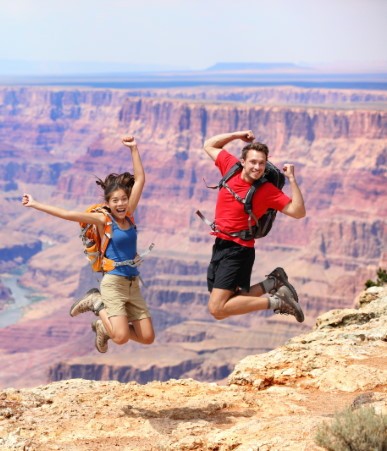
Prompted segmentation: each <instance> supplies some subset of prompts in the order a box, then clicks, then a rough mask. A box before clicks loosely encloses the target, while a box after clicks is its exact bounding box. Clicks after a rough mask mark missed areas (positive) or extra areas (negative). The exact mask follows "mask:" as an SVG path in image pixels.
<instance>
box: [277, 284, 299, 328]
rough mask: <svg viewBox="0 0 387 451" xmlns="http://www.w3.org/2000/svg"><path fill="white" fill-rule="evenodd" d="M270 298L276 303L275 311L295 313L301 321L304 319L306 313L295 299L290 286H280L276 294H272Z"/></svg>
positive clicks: (286, 313) (285, 313) (288, 313)
mask: <svg viewBox="0 0 387 451" xmlns="http://www.w3.org/2000/svg"><path fill="white" fill-rule="evenodd" d="M270 300H271V302H273V303H274V304H276V307H274V313H280V314H282V315H293V316H294V317H295V318H296V320H297V321H298V322H299V323H302V322H303V321H304V313H303V311H302V309H301V306H300V304H299V303H298V302H296V301H295V300H294V298H293V295H292V292H291V291H290V290H289V288H288V287H285V286H282V287H280V289H279V290H278V291H277V292H276V293H275V294H273V295H271V296H270Z"/></svg>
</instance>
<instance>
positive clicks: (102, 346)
mask: <svg viewBox="0 0 387 451" xmlns="http://www.w3.org/2000/svg"><path fill="white" fill-rule="evenodd" d="M91 328H92V329H93V331H94V332H95V347H96V348H97V351H98V352H101V353H102V354H103V353H105V352H107V350H108V340H109V338H110V337H109V335H108V334H107V332H106V329H105V326H104V325H103V322H102V321H101V320H100V319H97V321H94V322H93V323H91Z"/></svg>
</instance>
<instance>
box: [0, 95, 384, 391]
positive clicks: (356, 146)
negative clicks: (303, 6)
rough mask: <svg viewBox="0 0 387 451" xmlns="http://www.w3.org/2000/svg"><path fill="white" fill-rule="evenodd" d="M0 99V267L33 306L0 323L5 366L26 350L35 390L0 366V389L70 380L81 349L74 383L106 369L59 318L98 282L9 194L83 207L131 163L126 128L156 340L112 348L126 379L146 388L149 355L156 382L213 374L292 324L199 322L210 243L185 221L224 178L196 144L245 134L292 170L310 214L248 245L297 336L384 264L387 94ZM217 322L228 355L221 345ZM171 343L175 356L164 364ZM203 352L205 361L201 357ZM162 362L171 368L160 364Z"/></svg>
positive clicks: (45, 222)
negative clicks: (276, 277) (286, 298)
mask: <svg viewBox="0 0 387 451" xmlns="http://www.w3.org/2000/svg"><path fill="white" fill-rule="evenodd" d="M0 99H1V102H0V103H1V107H0V143H1V144H0V186H1V203H0V209H1V219H0V221H1V223H2V226H3V230H5V233H3V234H2V236H1V237H0V256H1V255H2V256H3V257H1V262H0V264H1V267H2V269H3V272H4V273H6V272H7V271H11V270H14V269H15V268H20V265H22V264H23V265H24V266H23V267H25V268H26V270H23V274H22V276H21V277H20V282H21V283H22V284H23V286H25V287H27V288H28V289H33V290H34V291H35V292H38V293H39V292H40V293H41V295H42V297H43V300H41V301H40V302H39V303H35V304H31V305H30V306H29V307H28V308H27V309H25V312H24V319H23V320H22V321H21V322H20V323H18V324H15V325H13V326H10V327H8V328H6V329H1V330H0V338H1V340H2V345H1V346H0V348H1V350H2V351H1V352H3V355H4V356H5V355H6V356H7V358H8V359H9V370H10V371H11V369H12V365H15V364H16V362H17V360H20V355H22V353H28V355H29V356H30V358H29V360H30V366H28V361H27V362H24V365H27V366H26V367H27V368H29V369H30V371H31V373H30V375H31V378H30V381H29V382H28V381H26V378H24V379H23V377H22V376H21V375H20V376H18V377H11V375H10V374H8V375H7V374H5V373H4V376H3V381H2V382H1V381H0V383H5V384H10V383H14V384H15V385H18V384H21V385H22V384H25V383H32V384H33V383H36V382H37V381H39V380H42V378H43V379H44V378H54V379H58V378H60V377H72V375H73V374H74V373H72V371H73V369H69V368H73V366H71V365H70V364H69V363H68V362H67V360H70V359H74V358H77V356H78V357H79V356H90V355H91V356H92V361H91V362H90V363H89V364H88V365H87V366H85V368H84V369H81V368H80V366H77V368H78V369H77V371H79V372H78V373H77V374H84V373H82V371H85V372H88V374H89V373H90V371H91V370H90V368H94V370H93V371H94V373H95V378H98V374H99V373H100V372H101V371H102V372H104V371H106V370H104V369H101V366H100V365H103V360H102V363H101V361H99V359H100V358H101V357H100V356H97V355H96V353H95V352H93V351H92V350H93V335H92V332H91V331H90V330H89V325H88V321H90V318H88V319H84V318H81V319H78V318H76V319H71V318H70V317H68V308H69V306H70V305H71V303H72V302H73V298H74V297H76V296H79V295H81V293H83V292H84V291H85V290H86V289H87V288H89V287H90V286H95V285H96V284H97V283H98V280H97V278H96V276H95V275H93V274H91V272H90V271H89V269H88V267H86V266H85V260H84V259H83V258H82V247H81V243H80V240H79V239H78V234H79V228H78V226H77V224H75V223H65V222H64V221H60V220H58V219H56V218H52V217H49V216H45V215H43V214H41V213H39V212H36V211H32V210H30V209H23V208H22V207H21V204H20V196H21V194H22V192H23V191H27V192H31V193H32V194H33V195H34V196H36V198H38V199H39V200H41V201H45V202H49V203H53V204H58V205H61V206H64V207H67V208H85V207H86V206H87V205H89V204H91V203H94V202H95V201H96V200H98V199H100V195H101V193H100V192H99V191H98V187H97V185H96V184H95V176H99V177H101V176H104V175H105V174H107V173H109V172H121V171H124V170H127V169H130V168H131V162H130V158H129V156H128V151H127V149H125V148H123V147H122V146H121V145H120V137H121V136H122V135H124V134H126V133H129V132H130V133H133V134H134V135H135V136H136V137H137V139H138V141H139V148H140V152H141V156H142V159H143V163H144V167H145V170H146V174H147V183H146V186H145V189H144V193H143V196H142V199H141V202H140V206H139V208H138V210H137V213H136V221H137V223H138V228H139V250H140V251H142V250H144V249H145V248H146V247H147V246H148V245H149V243H150V242H155V244H156V246H155V249H154V250H153V251H152V253H151V254H150V256H149V257H147V259H146V261H145V262H144V264H143V266H142V267H141V273H142V277H143V279H144V281H145V283H146V287H144V295H145V296H146V299H147V301H148V303H149V306H150V308H151V311H152V314H153V317H154V321H155V324H156V325H157V328H156V329H157V335H158V338H157V345H158V346H159V347H160V348H158V353H159V354H158V355H157V352H154V353H153V352H151V351H149V350H148V349H144V348H143V347H139V346H135V345H130V346H129V347H125V350H124V348H114V347H113V346H112V348H113V349H112V352H113V355H114V358H115V359H124V360H126V357H125V352H126V353H128V352H132V351H133V352H135V354H136V362H132V361H131V362H129V363H128V362H126V363H125V364H123V365H124V366H125V365H126V367H127V370H125V371H126V374H127V375H128V377H129V378H131V377H135V378H137V379H136V380H138V381H139V382H141V377H140V376H138V375H141V374H149V373H146V371H149V369H147V365H148V364H149V361H152V359H154V360H153V362H154V363H155V368H156V369H153V370H152V371H153V373H152V374H153V376H152V377H155V378H157V377H162V376H161V374H162V373H163V372H164V374H172V373H173V375H174V377H178V376H179V371H183V372H184V371H185V372H184V373H180V374H186V372H188V373H189V374H193V373H194V374H195V377H196V376H198V375H199V376H198V377H201V376H200V374H202V377H203V378H204V379H205V378H208V380H213V379H218V378H219V377H224V375H225V373H226V372H227V371H229V369H230V367H231V366H232V364H233V363H235V361H236V359H237V358H240V357H241V356H242V355H243V353H246V352H247V349H248V350H249V351H248V352H263V351H266V350H268V349H272V348H273V347H275V346H278V345H279V344H281V343H283V341H284V340H286V339H288V338H290V337H291V336H294V335H295V334H296V333H299V331H300V326H299V325H298V324H297V323H295V321H292V319H286V318H283V317H280V318H278V317H273V316H270V315H269V316H268V315H267V314H266V313H259V314H254V315H246V316H243V317H237V318H232V319H229V320H226V321H225V322H222V323H221V324H222V327H221V328H218V327H215V324H217V323H215V322H214V321H213V320H212V319H211V318H210V317H209V314H208V312H207V308H206V303H207V298H208V293H207V288H206V281H205V274H206V266H207V263H208V258H209V255H210V252H211V245H212V241H213V238H212V237H211V236H210V235H209V229H208V227H207V226H206V225H205V224H204V223H202V222H201V221H200V220H199V219H198V218H197V216H196V215H195V211H196V210H197V209H200V210H201V211H202V212H203V213H204V214H205V215H206V216H208V217H209V218H212V215H213V211H214V206H215V201H216V193H214V192H213V191H212V190H208V189H207V188H206V187H205V184H204V183H203V178H205V180H206V182H207V183H212V182H217V181H218V178H219V174H218V172H217V169H216V168H215V166H214V165H213V163H212V162H211V161H210V159H209V158H208V157H207V155H206V154H205V153H204V152H203V150H202V145H203V142H204V140H205V139H206V138H207V137H209V136H212V135H214V134H217V133H223V132H227V131H232V130H237V129H252V130H253V131H254V132H255V134H256V136H257V139H259V140H260V141H263V142H266V143H267V144H268V146H269V148H270V151H271V156H270V159H271V161H273V162H274V163H275V164H277V165H279V166H281V165H282V164H283V163H286V162H291V163H294V164H295V168H296V175H297V178H298V180H299V184H300V186H301V189H302V191H303V194H304V197H305V201H306V206H307V217H306V218H305V219H302V220H298V221H296V220H293V219H291V218H287V217H285V216H283V215H278V218H277V220H276V223H275V226H274V228H273V231H272V232H271V234H270V235H269V236H268V237H266V238H263V239H261V240H259V241H258V242H257V244H256V253H257V257H256V264H255V267H254V271H253V281H254V282H255V281H259V280H262V279H263V278H264V276H265V274H268V273H269V272H270V271H271V270H272V269H273V268H274V267H276V266H283V267H284V268H285V269H286V270H287V272H288V274H289V277H290V279H291V280H292V282H293V283H294V285H295V286H296V288H297V291H298V293H299V296H300V302H301V303H302V306H303V308H304V310H305V314H306V322H305V324H303V325H302V326H301V330H304V329H302V328H304V327H305V328H307V327H311V325H312V324H313V322H314V320H315V318H316V317H317V315H319V314H320V313H322V312H324V311H327V310H329V309H331V308H335V307H345V306H348V305H350V303H351V302H352V299H353V296H354V294H355V293H356V292H358V291H359V289H361V288H362V286H363V284H364V282H365V280H367V279H368V278H373V277H374V276H375V273H376V269H377V268H378V267H379V266H385V265H386V252H385V248H384V246H385V244H384V243H385V238H384V224H385V218H386V202H385V199H386V183H385V169H386V159H387V150H386V142H387V141H386V138H387V126H386V125H387V114H386V111H385V94H384V93H383V92H366V91H356V92H351V91H344V90H343V91H338V90H336V91H333V90H303V89H296V88H289V89H288V88H277V89H276V88H267V89H264V88H261V89H255V90H254V89H248V90H241V89H229V90H225V89H221V90H220V89H212V88H211V89H210V88H208V89H203V88H201V90H199V89H192V90H167V91H163V90H145V91H124V90H111V89H87V88H79V89H77V88H60V87H56V88H53V87H51V88H38V87H35V88H34V87H20V88H17V87H13V88H10V87H2V88H0ZM257 102H260V103H257ZM317 104H319V106H316V105H317ZM240 148H241V143H233V144H232V145H230V150H231V151H232V152H234V153H235V155H239V150H240ZM285 191H287V192H289V190H288V187H286V186H285ZM189 321H198V324H199V325H197V324H196V325H195V326H193V325H192V324H191V323H189ZM208 327H211V328H214V332H213V337H212V338H211V339H209V338H208V337H207V336H206V335H205V334H204V335H203V331H205V330H206V329H207V328H208ZM192 328H193V329H194V330H195V331H196V332H195V333H196V335H197V336H198V337H203V338H202V339H201V340H198V341H197V342H196V345H195V346H194V348H192V346H193V345H192V341H190V340H191V339H192V335H191V334H189V333H188V334H187V332H184V331H187V330H188V331H191V330H192ZM224 328H225V329H226V330H228V331H229V334H230V336H232V337H233V339H234V346H233V347H230V345H225V344H224V334H225V331H224ZM37 330H39V334H38V335H36V331H37ZM196 335H195V336H196ZM15 337H17V339H15ZM177 337H180V338H179V340H180V341H178V339H177ZM190 337H191V338H190ZM37 340H38V343H35V342H36V341H37ZM211 340H212V341H211ZM176 342H178V343H179V345H178V348H179V349H180V351H179V353H178V356H177V357H176V360H177V361H174V362H172V360H173V359H172V357H171V352H170V349H171V346H172V345H173V346H174V347H175V345H176ZM207 346H209V349H208V350H206V352H205V353H204V354H205V358H203V355H202V356H201V352H202V350H203V349H206V347H207ZM32 347H34V348H35V350H34V351H33V352H32V353H31V348H32ZM36 349H39V350H40V352H37V351H36ZM59 350H60V352H59ZM109 352H110V351H109ZM187 352H188V354H187ZM18 353H20V354H18ZM90 353H91V354H90ZM211 353H212V354H213V355H216V357H214V359H213V360H212V361H210V363H208V362H209V360H208V359H209V355H210V354H211ZM11 354H12V356H11ZM159 355H163V356H164V358H165V361H166V363H165V364H163V365H161V367H159V366H158V365H157V358H158V356H159ZM137 356H138V357H137ZM83 359H84V357H81V360H83ZM168 359H169V360H168ZM198 359H199V360H198ZM97 360H98V363H97ZM187 362H191V363H187ZM197 362H199V363H197ZM206 364H207V365H208V368H205V365H206ZM75 365H78V363H76V364H75ZM187 365H188V366H187ZM189 365H193V366H192V367H190V366H189ZM195 365H196V366H195ZM168 366H170V369H167V368H168ZM160 368H161V369H160ZM163 368H164V369H163ZM176 368H177V369H176ZM183 368H185V369H183ZM187 368H189V370H187ZM224 368H227V371H226V370H224ZM172 369H173V370H172ZM109 371H110V370H109ZM168 371H170V373H169V372H168ZM104 374H105V373H104ZM114 374H116V373H114ZM211 374H212V376H211ZM144 377H145V376H144ZM146 377H148V376H146ZM145 380H148V379H144V380H143V381H145Z"/></svg>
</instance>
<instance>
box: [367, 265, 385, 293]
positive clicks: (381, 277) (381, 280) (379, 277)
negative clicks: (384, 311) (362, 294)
mask: <svg viewBox="0 0 387 451" xmlns="http://www.w3.org/2000/svg"><path fill="white" fill-rule="evenodd" d="M385 284H387V271H386V270H385V269H382V268H379V269H378V270H377V272H376V281H373V280H371V279H368V280H367V282H366V283H365V287H366V288H370V287H382V286H383V285H385Z"/></svg>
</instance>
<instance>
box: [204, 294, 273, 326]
mask: <svg viewBox="0 0 387 451" xmlns="http://www.w3.org/2000/svg"><path fill="white" fill-rule="evenodd" d="M260 291H261V292H262V289H261V288H258V287H257V288H254V292H256V293H259V292H260ZM208 308H209V310H210V313H211V315H212V316H213V317H214V318H215V319H219V320H220V319H225V318H228V317H229V316H234V315H244V314H245V313H251V312H256V311H258V310H266V309H268V308H269V300H268V299H267V298H266V297H260V295H258V296H253V295H251V293H248V294H247V293H244V292H239V293H238V294H235V292H234V291H230V290H223V289H221V288H214V289H213V290H212V292H211V295H210V300H209V302H208Z"/></svg>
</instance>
